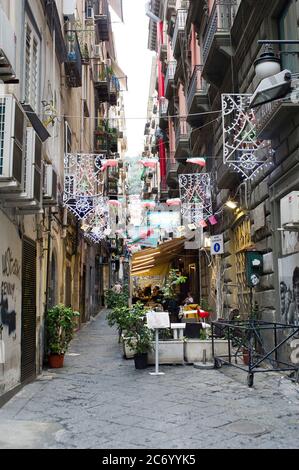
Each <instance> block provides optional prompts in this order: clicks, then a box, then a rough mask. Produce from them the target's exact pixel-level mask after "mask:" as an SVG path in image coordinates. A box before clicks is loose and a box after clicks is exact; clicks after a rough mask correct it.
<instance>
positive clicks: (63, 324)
mask: <svg viewBox="0 0 299 470" xmlns="http://www.w3.org/2000/svg"><path fill="white" fill-rule="evenodd" d="M79 316H80V314H79V312H76V311H74V310H73V309H72V308H71V307H66V306H65V305H63V304H58V305H55V306H54V307H52V308H51V309H49V310H48V312H47V318H46V331H47V348H48V353H49V354H48V361H49V366H50V367H52V368H58V367H63V362H64V354H65V353H66V351H67V349H68V346H69V343H70V341H71V340H72V338H73V336H74V329H75V327H76V326H77V322H76V318H78V317H79Z"/></svg>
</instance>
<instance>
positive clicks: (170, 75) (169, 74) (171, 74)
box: [165, 60, 176, 90]
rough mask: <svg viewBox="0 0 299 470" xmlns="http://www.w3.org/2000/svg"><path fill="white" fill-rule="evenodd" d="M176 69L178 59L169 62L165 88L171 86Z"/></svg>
mask: <svg viewBox="0 0 299 470" xmlns="http://www.w3.org/2000/svg"><path fill="white" fill-rule="evenodd" d="M175 71H176V60H173V61H171V62H168V66H167V70H166V76H165V90H168V88H169V87H170V86H171V82H172V81H173V80H174V75H175Z"/></svg>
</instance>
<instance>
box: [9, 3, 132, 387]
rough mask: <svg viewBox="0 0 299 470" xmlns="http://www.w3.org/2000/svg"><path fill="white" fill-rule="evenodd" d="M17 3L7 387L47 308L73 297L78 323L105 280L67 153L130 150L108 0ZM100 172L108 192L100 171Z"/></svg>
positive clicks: (40, 332) (32, 372) (28, 373)
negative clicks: (71, 187) (70, 196)
mask: <svg viewBox="0 0 299 470" xmlns="http://www.w3.org/2000/svg"><path fill="white" fill-rule="evenodd" d="M14 3H15V2H11V1H7V0H1V2H0V80H1V82H2V84H1V85H0V87H1V90H0V93H1V94H0V204H1V207H0V219H1V228H0V239H1V250H2V253H1V262H2V264H1V271H0V272H1V274H0V276H1V316H0V326H1V339H2V341H3V342H4V347H5V357H4V358H2V363H1V372H0V374H1V376H0V395H2V396H5V394H7V393H9V392H10V391H12V390H14V389H15V388H16V387H17V386H18V385H20V384H23V383H25V382H26V381H28V380H31V379H32V378H34V377H35V376H36V374H37V373H39V372H40V371H41V368H42V366H43V363H44V361H45V360H46V357H47V355H46V352H47V351H46V337H45V320H46V312H47V309H49V308H51V307H52V306H54V305H55V304H57V303H63V304H65V305H68V306H71V307H72V308H73V309H75V310H78V311H79V312H80V320H79V324H78V327H79V326H80V324H81V323H82V322H86V321H88V320H89V318H90V316H91V315H93V314H95V313H96V312H97V311H98V309H99V307H100V306H101V305H103V293H104V288H105V287H107V286H108V282H109V281H108V280H107V277H108V278H109V272H108V269H109V264H108V261H107V253H108V246H106V245H105V243H103V244H99V243H94V242H93V241H92V240H91V239H90V238H87V237H85V233H84V230H83V229H82V227H83V224H82V222H81V221H80V220H78V218H76V217H75V215H74V212H73V211H71V210H68V209H67V207H66V206H65V205H64V190H65V161H66V158H65V155H74V156H77V155H81V154H97V153H101V154H103V155H104V157H103V158H107V157H110V158H115V156H117V155H118V153H119V152H124V150H125V134H124V132H123V131H124V130H123V129H122V133H120V132H119V126H118V124H119V116H121V117H122V120H123V118H124V111H123V106H122V104H121V85H120V80H118V78H117V75H118V74H119V73H120V70H119V68H118V65H117V63H116V60H115V46H114V42H113V37H112V23H111V17H110V10H109V4H108V1H106V0H101V1H99V0H95V1H89V0H86V1H84V0H77V1H62V0H57V1H54V0H51V1H44V0H42V1H38V2H37V1H33V0H22V1H21V2H18V3H21V4H22V7H21V8H19V5H18V8H17V7H16V5H14ZM118 76H119V75H118ZM121 78H122V79H124V78H125V77H124V76H123V73H122V77H121ZM115 116H116V117H117V120H116V121H115ZM109 119H110V121H109ZM99 129H101V131H100V132H98V130H99ZM99 135H100V136H101V137H102V140H101V139H99ZM98 183H99V184H102V185H104V186H105V185H106V186H105V191H106V192H107V193H108V192H109V190H110V189H109V187H108V175H107V172H102V174H101V176H100V177H99V182H98ZM83 228H84V227H83Z"/></svg>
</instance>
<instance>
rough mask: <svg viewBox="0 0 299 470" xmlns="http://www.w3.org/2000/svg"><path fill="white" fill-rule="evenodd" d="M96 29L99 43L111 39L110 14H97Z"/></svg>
mask: <svg viewBox="0 0 299 470" xmlns="http://www.w3.org/2000/svg"><path fill="white" fill-rule="evenodd" d="M95 31H96V41H97V43H99V42H103V41H109V19H108V15H98V16H95Z"/></svg>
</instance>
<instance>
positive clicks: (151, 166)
mask: <svg viewBox="0 0 299 470" xmlns="http://www.w3.org/2000/svg"><path fill="white" fill-rule="evenodd" d="M156 165H157V162H143V166H145V167H146V168H155V167H156Z"/></svg>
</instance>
